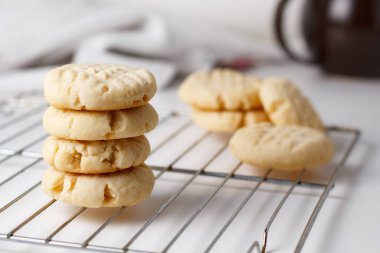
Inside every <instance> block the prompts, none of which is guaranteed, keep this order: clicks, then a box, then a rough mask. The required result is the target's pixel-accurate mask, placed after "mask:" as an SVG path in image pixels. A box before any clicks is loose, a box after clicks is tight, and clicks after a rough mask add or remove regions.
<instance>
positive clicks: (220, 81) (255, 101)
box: [179, 69, 262, 111]
mask: <svg viewBox="0 0 380 253" xmlns="http://www.w3.org/2000/svg"><path fill="white" fill-rule="evenodd" d="M259 87H260V80H259V79H257V78H256V77H253V76H250V75H245V74H243V73H241V72H238V71H235V70H232V69H214V70H211V71H198V72H195V73H193V74H191V75H189V76H188V77H187V78H186V79H185V80H184V81H183V83H182V84H181V87H180V88H179V96H180V98H181V99H182V100H183V101H184V102H186V103H188V104H190V105H191V106H192V107H195V108H198V109H203V110H239V111H249V110H253V109H258V108H262V106H261V103H260V99H259V95H258V94H259Z"/></svg>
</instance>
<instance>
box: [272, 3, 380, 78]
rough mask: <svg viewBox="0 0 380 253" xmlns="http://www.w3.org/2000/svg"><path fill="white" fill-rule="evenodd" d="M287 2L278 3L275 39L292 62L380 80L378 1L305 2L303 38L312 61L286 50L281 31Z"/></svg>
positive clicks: (327, 70)
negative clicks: (307, 63) (315, 65)
mask: <svg viewBox="0 0 380 253" xmlns="http://www.w3.org/2000/svg"><path fill="white" fill-rule="evenodd" d="M288 2H289V0H280V1H279V4H278V6H277V10H276V15H275V32H276V38H277V41H278V42H279V44H280V46H281V47H282V49H283V50H284V51H285V52H286V53H287V54H288V55H289V57H291V58H292V59H294V60H298V61H303V62H305V61H307V62H311V63H315V64H317V65H320V66H321V68H322V69H323V70H324V71H326V72H329V73H335V74H342V75H349V76H361V77H380V0H307V1H306V2H305V6H304V9H303V17H302V34H303V37H304V39H305V41H306V45H307V48H308V50H309V51H310V55H311V59H305V58H302V57H300V56H298V55H297V54H295V53H294V52H293V51H291V49H290V48H289V47H288V44H287V41H286V40H285V37H284V33H283V30H282V26H283V16H284V10H285V8H286V6H287V3H288Z"/></svg>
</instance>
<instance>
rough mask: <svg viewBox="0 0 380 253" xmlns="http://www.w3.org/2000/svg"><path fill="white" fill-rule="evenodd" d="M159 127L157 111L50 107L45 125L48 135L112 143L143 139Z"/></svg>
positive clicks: (146, 106) (46, 112)
mask: <svg viewBox="0 0 380 253" xmlns="http://www.w3.org/2000/svg"><path fill="white" fill-rule="evenodd" d="M157 123H158V115H157V112H156V111H155V110H154V108H153V107H152V106H151V105H149V104H146V105H142V106H139V107H135V108H130V109H124V110H116V111H107V112H102V111H74V110H65V109H58V108H55V107H53V106H50V107H49V108H48V109H47V110H46V111H45V114H44V117H43V125H44V128H45V130H46V132H48V133H49V134H51V135H53V136H56V137H59V138H64V139H72V140H88V141H92V140H110V139H122V138H130V137H135V136H140V135H143V134H144V133H145V132H148V131H150V130H152V129H153V128H154V127H155V126H156V125H157Z"/></svg>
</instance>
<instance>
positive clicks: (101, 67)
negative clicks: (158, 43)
mask: <svg viewBox="0 0 380 253" xmlns="http://www.w3.org/2000/svg"><path fill="white" fill-rule="evenodd" d="M156 90H157V87H156V80H155V79H154V76H153V75H152V74H151V73H150V72H149V71H147V70H145V69H137V68H131V67H126V66H123V65H112V64H91V65H85V64H68V65H64V66H61V67H58V68H55V69H53V70H51V71H49V72H48V73H47V75H46V76H45V79H44V92H45V98H46V100H47V101H48V102H49V104H51V105H53V106H55V107H58V108H62V109H72V110H98V111H104V110H119V109H126V108H131V107H136V106H140V105H144V104H146V103H148V101H149V100H150V99H151V98H152V97H153V95H154V94H155V92H156Z"/></svg>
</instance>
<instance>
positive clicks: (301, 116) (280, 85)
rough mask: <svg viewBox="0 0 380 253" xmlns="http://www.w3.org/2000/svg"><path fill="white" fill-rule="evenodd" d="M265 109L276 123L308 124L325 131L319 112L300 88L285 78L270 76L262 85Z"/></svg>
mask: <svg viewBox="0 0 380 253" xmlns="http://www.w3.org/2000/svg"><path fill="white" fill-rule="evenodd" d="M259 94H260V99H261V102H262V104H263V107H264V110H265V111H266V112H267V114H268V115H269V118H270V119H271V121H272V122H273V123H274V124H276V125H300V126H308V127H312V128H315V129H318V130H321V131H324V126H323V123H322V121H321V119H320V118H319V116H318V114H317V113H316V111H315V110H314V108H313V107H312V105H311V104H310V102H309V101H308V99H307V98H305V97H304V96H303V95H302V93H301V92H300V90H298V88H297V87H295V86H294V85H293V84H292V83H291V82H290V81H289V80H287V79H284V78H268V79H265V80H264V81H263V84H262V85H261V87H260V92H259Z"/></svg>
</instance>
